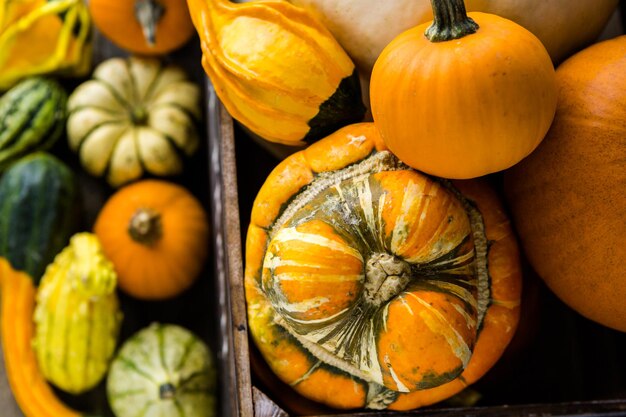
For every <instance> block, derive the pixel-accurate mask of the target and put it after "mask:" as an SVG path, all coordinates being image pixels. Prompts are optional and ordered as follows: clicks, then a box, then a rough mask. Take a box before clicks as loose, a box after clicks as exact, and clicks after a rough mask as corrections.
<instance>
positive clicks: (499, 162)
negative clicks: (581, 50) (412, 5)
mask: <svg viewBox="0 0 626 417" xmlns="http://www.w3.org/2000/svg"><path fill="white" fill-rule="evenodd" d="M433 11H434V16H435V20H434V22H433V24H432V25H430V24H424V25H419V26H417V27H415V28H413V29H410V30H408V31H406V32H404V33H402V34H401V35H399V36H398V37H396V38H395V39H394V40H393V41H392V42H391V43H390V44H389V45H388V46H387V47H386V48H385V49H384V50H383V52H382V54H381V55H380V57H379V58H378V60H377V61H376V63H375V65H374V70H373V73H372V79H371V87H370V99H371V107H372V115H373V118H374V123H376V126H377V127H378V129H379V130H380V132H381V135H382V137H383V140H384V141H385V144H386V145H387V146H388V147H389V149H390V150H391V151H392V152H393V153H395V154H396V155H397V156H398V158H400V159H401V160H402V161H403V162H405V163H406V164H408V165H410V166H412V167H413V168H415V169H418V170H420V171H422V172H426V173H429V174H432V175H437V176H441V177H446V178H457V179H463V178H473V177H478V176H481V175H485V174H489V173H492V172H496V171H500V170H503V169H506V168H509V167H510V166H512V165H514V164H515V163H517V162H519V161H520V160H521V159H522V158H524V157H525V156H527V155H528V154H529V153H530V152H532V150H533V149H535V147H536V146H537V145H538V144H539V143H540V142H541V140H542V139H543V137H544V135H545V133H546V132H547V131H548V128H549V127H550V123H551V122H552V119H553V117H554V112H555V108H556V101H557V93H556V83H555V77H554V67H553V65H552V61H551V60H550V56H549V55H548V53H547V52H546V50H545V48H544V46H543V45H542V44H541V42H540V41H539V40H538V39H537V38H536V37H535V36H534V35H533V34H532V33H530V32H529V31H528V30H526V29H524V28H522V27H521V26H519V25H517V24H516V23H513V22H511V21H509V20H507V19H504V18H501V17H498V16H496V15H492V14H486V13H470V14H469V15H467V14H466V13H465V8H464V6H463V1H462V0H433Z"/></svg>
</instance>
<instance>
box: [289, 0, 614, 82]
mask: <svg viewBox="0 0 626 417" xmlns="http://www.w3.org/2000/svg"><path fill="white" fill-rule="evenodd" d="M289 1H290V2H291V3H293V4H296V5H299V6H305V7H308V8H311V9H313V10H315V11H317V12H318V13H319V15H320V16H321V17H322V19H323V20H324V23H325V24H326V25H327V26H328V28H329V29H330V31H331V32H332V33H333V35H335V37H336V38H337V40H338V41H339V43H340V44H341V45H342V46H343V47H344V48H345V49H346V51H347V52H348V54H349V55H350V56H351V57H352V58H353V59H354V60H355V62H356V63H357V65H358V67H359V69H361V70H362V71H366V72H369V71H371V69H372V67H373V66H374V62H375V61H376V58H377V57H378V55H380V53H381V51H382V50H383V49H384V48H385V46H387V44H388V43H389V42H391V40H392V39H393V38H395V37H396V36H397V35H399V34H400V33H402V32H404V31H405V30H408V29H410V28H412V27H414V26H417V25H419V24H422V23H426V22H428V21H429V20H431V19H432V18H433V15H432V12H431V8H430V1H429V0H385V1H380V0H289ZM466 5H467V10H468V11H481V12H486V13H493V14H497V15H499V16H502V17H505V18H507V19H510V20H513V21H514V22H516V23H519V24H520V25H522V26H524V27H525V28H526V29H528V30H530V31H531V32H532V33H534V34H535V35H536V36H537V37H538V38H539V39H540V40H541V42H542V43H543V44H544V45H545V46H546V49H547V50H548V52H549V53H550V56H551V57H552V59H553V60H554V62H560V61H562V60H563V59H564V58H566V57H567V56H569V55H571V54H572V53H573V52H575V51H576V50H577V49H580V48H581V47H583V46H585V45H587V44H589V43H590V42H592V41H593V40H594V39H595V38H597V36H598V35H599V34H600V32H601V31H602V28H603V27H604V25H605V24H606V22H607V21H608V19H609V17H610V16H611V14H612V13H613V11H614V10H615V7H616V6H617V0H593V1H588V0H579V1H571V0H549V1H546V0H467V1H466Z"/></svg>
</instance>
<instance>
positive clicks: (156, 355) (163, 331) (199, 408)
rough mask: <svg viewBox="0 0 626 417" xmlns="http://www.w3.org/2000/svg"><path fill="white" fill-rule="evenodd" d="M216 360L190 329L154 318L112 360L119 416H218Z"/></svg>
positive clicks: (111, 393)
mask: <svg viewBox="0 0 626 417" xmlns="http://www.w3.org/2000/svg"><path fill="white" fill-rule="evenodd" d="M215 389H216V371H215V364H214V362H213V358H212V356H211V353H210V352H209V349H208V347H207V346H206V345H205V344H204V343H203V342H202V340H200V339H199V338H198V337H197V336H196V335H194V334H193V333H191V332H190V331H188V330H186V329H184V328H182V327H180V326H177V325H173V324H159V323H153V324H152V325H150V326H149V327H146V328H144V329H142V330H140V331H139V332H137V333H136V334H135V335H133V336H132V337H131V338H130V339H128V340H127V341H126V342H125V343H124V345H123V346H122V348H121V349H120V351H119V352H118V354H117V356H116V358H115V359H114V361H113V363H112V364H111V370H110V372H109V376H108V378H107V396H108V399H109V404H110V405H111V408H112V409H113V412H114V413H115V415H116V416H118V417H126V416H139V415H146V416H168V417H170V416H171V417H212V416H214V415H215V408H216V403H215Z"/></svg>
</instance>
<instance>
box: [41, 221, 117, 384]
mask: <svg viewBox="0 0 626 417" xmlns="http://www.w3.org/2000/svg"><path fill="white" fill-rule="evenodd" d="M116 284H117V276H116V274H115V270H114V269H113V264H112V263H111V262H110V261H109V260H108V259H106V258H105V256H104V254H103V253H102V248H101V246H100V242H99V241H98V238H97V237H96V236H95V235H93V234H91V233H79V234H76V235H74V236H73V237H72V239H71V240H70V244H69V246H67V247H66V248H65V249H63V251H62V252H61V253H60V254H59V255H57V257H56V258H55V259H54V262H53V263H52V264H50V265H49V266H48V268H47V269H46V272H45V274H44V276H43V278H42V280H41V283H40V285H39V290H38V292H37V306H36V308H35V315H34V316H35V317H34V319H35V324H36V330H35V339H34V348H35V352H36V355H37V361H38V363H39V367H40V369H41V372H42V374H43V375H44V377H45V378H46V379H48V380H49V381H50V382H52V383H53V384H54V385H56V386H57V387H59V388H61V389H62V390H64V391H67V392H70V393H73V394H78V393H82V392H84V391H87V390H89V389H91V388H93V387H94V386H95V385H96V384H98V382H100V380H102V378H103V377H104V375H105V373H106V371H107V369H108V366H109V362H110V359H111V357H112V356H113V351H114V350H115V345H116V341H117V335H118V333H119V328H120V323H121V319H122V314H121V312H120V310H119V302H118V299H117V295H116V293H115V287H116Z"/></svg>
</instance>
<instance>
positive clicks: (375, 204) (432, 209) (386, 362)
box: [245, 123, 521, 410]
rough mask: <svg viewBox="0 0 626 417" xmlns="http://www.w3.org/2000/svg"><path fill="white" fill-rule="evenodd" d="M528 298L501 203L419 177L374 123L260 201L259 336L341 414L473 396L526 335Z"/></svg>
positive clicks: (285, 374) (286, 165)
mask: <svg viewBox="0 0 626 417" xmlns="http://www.w3.org/2000/svg"><path fill="white" fill-rule="evenodd" d="M329 155H332V157H329ZM488 242H489V244H488ZM520 285H521V271H520V264H519V253H518V249H517V244H516V241H515V238H514V237H513V232H512V229H511V227H510V225H509V222H508V220H507V218H506V216H505V215H504V212H503V209H502V208H501V206H500V204H499V202H498V200H497V198H496V196H495V194H494V193H493V191H492V190H490V189H489V187H487V186H486V184H485V183H484V182H480V181H477V180H472V181H457V182H454V183H449V182H447V181H442V180H438V179H435V178H431V177H428V176H426V175H424V174H422V173H420V172H418V171H415V170H413V169H411V168H409V167H407V166H406V165H404V164H403V163H401V162H400V161H399V160H398V159H397V158H396V157H395V156H394V155H393V154H392V153H391V152H389V151H388V150H387V149H386V148H385V146H384V144H383V143H382V140H381V138H380V136H379V134H378V132H377V130H376V128H375V127H374V125H373V124H372V123H362V124H357V125H351V126H347V127H345V128H343V129H341V130H339V131H337V132H335V133H334V134H332V135H331V136H329V137H327V138H325V139H323V140H321V141H319V142H317V143H315V144H313V145H311V146H310V147H309V148H307V149H306V150H304V151H300V152H298V153H295V154H293V155H292V156H290V157H288V158H287V159H285V160H284V161H283V162H282V163H281V164H280V165H278V167H276V169H275V170H274V171H273V172H272V173H271V174H270V176H269V177H268V178H267V180H266V182H265V184H264V185H263V187H262V188H261V190H260V191H259V194H258V195H257V198H256V200H255V202H254V206H253V209H252V215H251V223H250V227H249V229H248V236H247V241H246V267H245V290H246V299H247V302H248V318H249V327H250V331H251V334H252V337H253V339H254V341H255V343H256V345H257V346H258V347H259V351H260V352H261V354H262V355H263V357H264V358H265V360H266V361H267V363H268V365H269V366H270V368H271V369H272V370H273V371H274V373H276V375H277V376H278V377H279V378H280V379H282V380H283V381H284V382H285V383H287V384H290V385H291V386H292V387H293V388H294V389H295V390H296V391H298V392H299V393H300V394H302V395H304V396H306V397H308V398H310V399H313V400H315V401H318V402H321V403H324V404H327V405H329V406H332V407H335V408H361V407H367V408H373V409H383V408H389V409H396V410H406V409H412V408H416V407H419V406H423V405H427V404H432V403H434V402H437V401H440V400H442V399H445V398H447V397H449V396H451V395H453V394H455V393H456V392H458V391H460V390H462V389H463V388H465V387H466V386H467V385H468V384H471V383H473V382H474V381H476V380H477V379H478V378H480V377H481V376H482V375H483V374H484V373H485V372H486V371H487V370H488V369H489V368H491V366H492V365H493V364H494V363H495V362H496V361H497V359H498V358H499V357H500V355H501V354H502V352H503V350H504V348H505V347H506V345H507V344H508V342H509V340H510V339H511V337H512V336H513V333H514V330H515V327H516V325H517V321H518V318H519V300H520ZM337 393H341V395H337Z"/></svg>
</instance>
